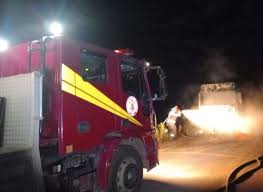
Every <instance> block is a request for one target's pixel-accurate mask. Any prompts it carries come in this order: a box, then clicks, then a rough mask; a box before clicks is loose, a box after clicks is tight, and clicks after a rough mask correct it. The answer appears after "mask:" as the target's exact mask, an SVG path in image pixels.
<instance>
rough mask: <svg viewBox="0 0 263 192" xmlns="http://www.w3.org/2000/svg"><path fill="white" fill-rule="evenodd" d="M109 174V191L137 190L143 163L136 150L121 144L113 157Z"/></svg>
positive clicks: (134, 191)
mask: <svg viewBox="0 0 263 192" xmlns="http://www.w3.org/2000/svg"><path fill="white" fill-rule="evenodd" d="M109 176H110V177H109V192H137V191H139V190H140V187H141V183H142V177H143V165H142V160H141V158H140V155H139V154H138V152H137V151H136V150H135V149H133V148H132V147H129V146H121V147H120V148H119V150H118V152H117V154H116V155H115V157H114V158H113V161H112V166H111V169H110V174H109Z"/></svg>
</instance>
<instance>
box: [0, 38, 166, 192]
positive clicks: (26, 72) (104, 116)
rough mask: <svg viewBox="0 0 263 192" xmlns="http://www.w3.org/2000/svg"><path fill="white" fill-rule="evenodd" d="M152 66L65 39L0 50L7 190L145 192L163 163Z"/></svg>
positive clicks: (1, 154) (1, 149)
mask: <svg viewBox="0 0 263 192" xmlns="http://www.w3.org/2000/svg"><path fill="white" fill-rule="evenodd" d="M149 69H150V67H149V66H148V65H145V60H138V59H136V58H134V57H132V56H130V55H128V54H126V53H125V52H124V53H123V52H114V51H112V50H108V49H104V48H101V47H98V46H95V45H92V44H88V43H83V42H79V41H74V40H69V39H66V38H64V37H45V38H43V39H41V40H38V41H32V42H30V43H22V44H19V45H16V46H14V47H12V48H11V49H9V50H7V51H6V52H3V53H0V97H2V98H3V100H2V101H3V103H4V104H3V105H1V106H2V107H1V110H0V114H1V111H2V114H3V115H2V116H0V117H1V122H0V126H1V125H2V126H1V129H0V132H1V134H0V136H1V135H2V137H0V143H1V145H0V169H1V170H5V171H1V173H0V191H16V190H19V191H44V190H46V191H59V190H63V191H119V192H121V191H138V190H139V187H140V184H141V182H142V176H143V168H146V169H147V170H150V169H152V168H153V167H155V166H156V164H157V163H158V146H157V142H156V139H155V138H154V135H153V128H154V126H156V117H155V116H156V115H155V111H154V107H153V100H154V99H152V98H151V95H152V93H151V90H150V85H149V82H148V78H147V71H148V70H149ZM154 69H155V70H156V67H155V68H154ZM157 71H158V76H159V78H160V79H159V81H160V90H161V91H160V93H161V95H160V93H157V94H155V93H154V95H155V100H156V97H157V95H158V98H160V99H164V98H165V97H166V91H165V85H164V78H165V75H164V73H163V71H162V70H161V68H160V67H158V70H157ZM29 85H30V86H29ZM27 102H28V104H27ZM25 122H27V123H25ZM29 127H30V129H29ZM21 138H22V139H21ZM18 140H19V142H17V141H18ZM28 141H32V142H29V143H30V145H27V148H22V149H21V146H24V145H23V144H24V143H28ZM10 146H11V148H12V150H11V151H12V153H11V152H10V150H9V148H10ZM28 149H30V150H28ZM28 154H29V155H28ZM24 157H25V158H24ZM25 159H26V160H25ZM17 161H19V162H17ZM29 167H30V168H29ZM29 169H30V170H32V172H30V170H29ZM25 173H27V176H28V175H29V176H31V177H32V178H31V179H32V180H31V181H34V182H28V181H29V180H28V178H27V177H25V176H23V175H26V174H25ZM3 183H5V185H2V184H3ZM8 183H9V184H8ZM16 183H19V184H16ZM22 183H24V184H22ZM30 183H31V184H30ZM32 185H33V187H32ZM11 189H12V190H11Z"/></svg>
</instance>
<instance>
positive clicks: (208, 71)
mask: <svg viewBox="0 0 263 192" xmlns="http://www.w3.org/2000/svg"><path fill="white" fill-rule="evenodd" d="M199 70H200V72H201V74H202V75H204V76H205V78H206V81H207V82H209V83H219V82H226V81H231V80H233V79H235V78H237V77H238V74H237V72H236V71H235V69H234V67H233V65H232V63H231V62H230V60H229V59H228V57H226V56H225V55H224V51H222V50H212V51H209V52H208V54H207V56H206V59H205V60H204V62H203V64H202V65H201V67H200V69H199Z"/></svg>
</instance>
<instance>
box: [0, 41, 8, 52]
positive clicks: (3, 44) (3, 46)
mask: <svg viewBox="0 0 263 192" xmlns="http://www.w3.org/2000/svg"><path fill="white" fill-rule="evenodd" d="M7 49H8V42H7V40H5V39H1V38H0V52H3V51H6V50H7Z"/></svg>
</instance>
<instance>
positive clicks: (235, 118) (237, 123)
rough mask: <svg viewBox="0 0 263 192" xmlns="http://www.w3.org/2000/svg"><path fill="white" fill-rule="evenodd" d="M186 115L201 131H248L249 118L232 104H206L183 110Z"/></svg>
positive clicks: (230, 132)
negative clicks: (240, 113) (242, 114)
mask: <svg viewBox="0 0 263 192" xmlns="http://www.w3.org/2000/svg"><path fill="white" fill-rule="evenodd" d="M182 113H183V114H184V116H185V117H186V118H187V119H188V120H189V121H190V122H191V123H192V124H193V125H195V126H197V127H198V128H200V130H201V131H204V132H209V133H229V134H232V133H248V132H249V122H250V120H249V119H248V118H245V117H242V116H241V115H239V113H238V112H237V111H236V110H235V109H234V107H232V106H230V105H205V106H200V108H199V109H189V110H183V112H182Z"/></svg>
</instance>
